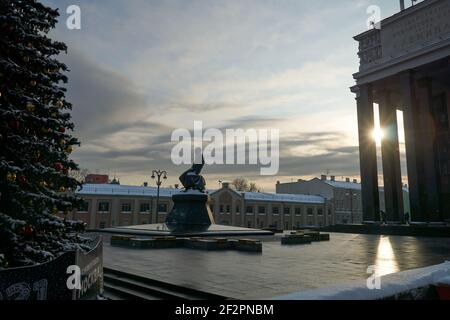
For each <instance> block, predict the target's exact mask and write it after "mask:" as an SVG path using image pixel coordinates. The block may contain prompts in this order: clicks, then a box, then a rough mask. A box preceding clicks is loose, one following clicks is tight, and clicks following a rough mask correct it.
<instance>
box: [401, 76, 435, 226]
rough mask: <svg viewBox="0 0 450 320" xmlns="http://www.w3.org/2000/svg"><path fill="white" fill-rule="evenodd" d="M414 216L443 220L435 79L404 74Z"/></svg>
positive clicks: (407, 154) (406, 133) (421, 219)
mask: <svg viewBox="0 0 450 320" xmlns="http://www.w3.org/2000/svg"><path fill="white" fill-rule="evenodd" d="M401 88H402V97H403V108H404V112H403V118H404V121H405V142H406V156H407V164H408V183H409V199H410V207H411V219H412V221H414V222H433V221H441V217H440V212H439V189H438V174H437V167H436V165H437V162H436V154H435V146H434V144H435V125H434V120H433V116H432V91H431V80H430V79H421V80H416V79H415V77H414V74H413V73H412V72H408V73H405V74H403V75H402V76H401Z"/></svg>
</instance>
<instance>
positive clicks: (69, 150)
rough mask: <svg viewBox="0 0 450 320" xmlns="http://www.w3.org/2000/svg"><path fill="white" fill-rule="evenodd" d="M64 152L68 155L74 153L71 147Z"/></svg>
mask: <svg viewBox="0 0 450 320" xmlns="http://www.w3.org/2000/svg"><path fill="white" fill-rule="evenodd" d="M64 151H65V152H66V153H67V154H71V153H72V151H73V148H72V147H71V146H68V147H67V148H66V149H64Z"/></svg>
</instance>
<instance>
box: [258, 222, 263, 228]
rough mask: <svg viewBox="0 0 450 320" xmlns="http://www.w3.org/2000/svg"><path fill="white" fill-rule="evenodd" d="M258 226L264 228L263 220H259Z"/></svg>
mask: <svg viewBox="0 0 450 320" xmlns="http://www.w3.org/2000/svg"><path fill="white" fill-rule="evenodd" d="M259 228H260V229H263V228H264V221H261V222H260V223H259Z"/></svg>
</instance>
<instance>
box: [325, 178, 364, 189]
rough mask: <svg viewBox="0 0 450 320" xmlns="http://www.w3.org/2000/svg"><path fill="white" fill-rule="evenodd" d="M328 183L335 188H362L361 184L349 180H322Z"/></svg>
mask: <svg viewBox="0 0 450 320" xmlns="http://www.w3.org/2000/svg"><path fill="white" fill-rule="evenodd" d="M321 181H323V182H324V183H326V184H329V185H330V186H332V187H335V188H342V189H352V190H361V184H360V183H355V182H351V181H350V182H348V181H336V180H335V181H332V180H321Z"/></svg>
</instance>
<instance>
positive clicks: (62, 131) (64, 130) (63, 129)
mask: <svg viewBox="0 0 450 320" xmlns="http://www.w3.org/2000/svg"><path fill="white" fill-rule="evenodd" d="M58 131H59V132H61V133H64V132H66V129H65V128H64V127H61V128H59V129H58Z"/></svg>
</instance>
